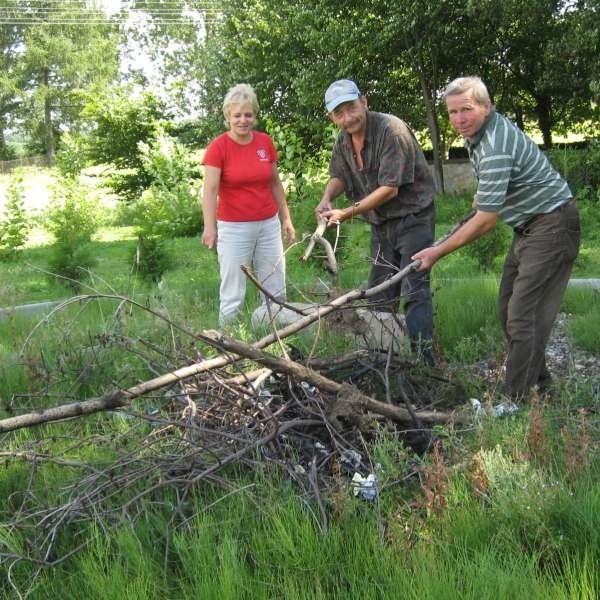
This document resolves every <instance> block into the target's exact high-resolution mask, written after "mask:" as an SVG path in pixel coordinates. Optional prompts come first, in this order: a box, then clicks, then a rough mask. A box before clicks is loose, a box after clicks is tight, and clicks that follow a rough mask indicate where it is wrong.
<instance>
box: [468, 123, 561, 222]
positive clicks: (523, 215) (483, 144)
mask: <svg viewBox="0 0 600 600" xmlns="http://www.w3.org/2000/svg"><path fill="white" fill-rule="evenodd" d="M465 146H466V148H467V150H468V152H469V158H470V159H471V164H472V165H473V169H474V171H475V177H476V178H477V208H478V209H479V210H481V211H483V212H495V213H498V216H499V217H500V218H501V219H502V220H503V221H504V222H505V223H506V224H507V225H510V226H511V227H517V226H520V225H523V224H524V223H527V222H528V221H530V220H531V219H532V218H533V217H535V216H536V215H541V214H547V213H551V212H552V211H553V210H556V209H557V208H558V207H559V206H562V205H563V204H566V203H567V202H568V201H569V200H570V199H571V198H572V194H571V190H570V189H569V186H568V184H567V182H566V181H565V180H564V179H563V178H562V177H561V176H560V175H559V173H558V172H557V171H556V170H555V169H554V168H553V167H552V165H551V164H550V162H549V161H548V159H547V158H546V156H545V154H544V153H543V152H542V151H541V150H540V149H539V148H538V147H537V145H536V144H535V143H534V142H533V141H532V140H531V139H529V138H528V137H527V136H526V135H525V134H524V133H523V132H522V131H521V130H520V129H519V128H518V127H517V126H516V125H515V124H514V123H512V122H511V121H509V120H508V119H507V118H506V117H504V116H502V115H501V114H499V113H497V112H495V111H492V113H491V115H490V117H489V119H488V120H487V121H486V123H485V124H484V125H483V127H482V128H481V129H480V130H479V132H478V133H477V136H476V137H475V138H474V139H473V140H472V141H469V140H466V142H465Z"/></svg>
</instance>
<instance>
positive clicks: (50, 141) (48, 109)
mask: <svg viewBox="0 0 600 600" xmlns="http://www.w3.org/2000/svg"><path fill="white" fill-rule="evenodd" d="M49 84H50V78H49V71H48V70H47V69H46V70H45V71H44V85H45V86H46V90H49ZM44 134H45V135H44V144H45V147H46V158H47V159H48V166H49V167H51V166H53V165H54V131H53V128H52V105H51V102H50V95H49V93H48V92H46V97H45V99H44Z"/></svg>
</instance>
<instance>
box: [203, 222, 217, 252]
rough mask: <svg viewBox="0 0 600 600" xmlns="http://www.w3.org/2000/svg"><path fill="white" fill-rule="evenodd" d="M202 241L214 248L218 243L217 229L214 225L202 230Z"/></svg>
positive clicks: (209, 247) (208, 246)
mask: <svg viewBox="0 0 600 600" xmlns="http://www.w3.org/2000/svg"><path fill="white" fill-rule="evenodd" d="M202 243H203V244H204V245H205V246H206V247H207V248H208V249H209V250H212V249H213V248H214V247H215V246H216V244H217V230H216V229H214V228H213V227H205V228H204V231H203V232H202Z"/></svg>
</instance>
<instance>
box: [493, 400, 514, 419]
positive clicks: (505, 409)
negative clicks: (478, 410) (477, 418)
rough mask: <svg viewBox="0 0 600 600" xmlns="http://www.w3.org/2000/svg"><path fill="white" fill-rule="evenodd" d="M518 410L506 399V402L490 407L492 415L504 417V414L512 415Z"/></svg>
mask: <svg viewBox="0 0 600 600" xmlns="http://www.w3.org/2000/svg"><path fill="white" fill-rule="evenodd" d="M518 410H519V407H518V406H517V405H516V404H515V403H514V402H511V401H510V400H508V401H507V402H501V403H500V404H497V405H496V406H494V408H492V415H493V416H494V417H504V416H505V415H512V414H513V413H516V412H517V411H518Z"/></svg>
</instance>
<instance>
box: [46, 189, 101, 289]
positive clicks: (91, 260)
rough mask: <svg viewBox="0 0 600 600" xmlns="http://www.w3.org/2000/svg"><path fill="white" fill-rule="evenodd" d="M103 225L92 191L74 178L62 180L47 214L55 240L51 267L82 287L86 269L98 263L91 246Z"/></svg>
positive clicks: (74, 285)
mask: <svg viewBox="0 0 600 600" xmlns="http://www.w3.org/2000/svg"><path fill="white" fill-rule="evenodd" d="M100 224H101V217H100V212H99V209H98V201H97V198H96V197H95V196H94V194H93V193H92V190H91V189H90V188H88V187H87V186H83V185H81V184H79V183H77V182H76V181H75V180H72V179H65V178H63V179H61V180H59V182H58V184H57V186H56V188H55V189H54V193H53V197H52V200H51V202H50V206H49V208H48V211H47V213H46V229H47V230H48V231H49V232H50V233H52V234H53V235H54V237H55V240H56V242H55V245H54V247H53V249H52V251H51V256H50V260H49V267H50V270H51V271H52V273H54V274H56V275H58V276H60V277H63V278H66V279H68V280H69V282H70V285H71V286H72V287H73V288H74V289H78V288H79V282H80V281H81V280H82V279H83V277H84V276H85V274H86V271H87V269H89V268H90V267H93V266H94V265H95V264H96V257H95V255H94V254H93V253H92V251H91V249H90V247H89V243H90V242H91V239H92V236H93V235H94V233H96V231H97V230H98V228H99V227H100Z"/></svg>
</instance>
